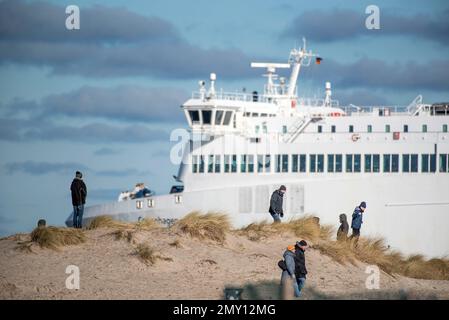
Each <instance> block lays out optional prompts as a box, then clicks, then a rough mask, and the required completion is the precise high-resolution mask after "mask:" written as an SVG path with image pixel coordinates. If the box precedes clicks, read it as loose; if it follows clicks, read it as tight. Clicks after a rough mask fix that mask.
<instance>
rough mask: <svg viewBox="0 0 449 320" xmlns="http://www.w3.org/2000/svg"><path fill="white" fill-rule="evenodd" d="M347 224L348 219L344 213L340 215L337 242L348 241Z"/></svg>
mask: <svg viewBox="0 0 449 320" xmlns="http://www.w3.org/2000/svg"><path fill="white" fill-rule="evenodd" d="M348 232H349V224H348V218H347V217H346V215H345V214H344V213H342V214H341V215H340V227H339V228H338V231H337V241H346V240H347V239H348Z"/></svg>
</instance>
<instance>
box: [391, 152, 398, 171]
mask: <svg viewBox="0 0 449 320" xmlns="http://www.w3.org/2000/svg"><path fill="white" fill-rule="evenodd" d="M391 172H399V155H398V154H392V155H391Z"/></svg>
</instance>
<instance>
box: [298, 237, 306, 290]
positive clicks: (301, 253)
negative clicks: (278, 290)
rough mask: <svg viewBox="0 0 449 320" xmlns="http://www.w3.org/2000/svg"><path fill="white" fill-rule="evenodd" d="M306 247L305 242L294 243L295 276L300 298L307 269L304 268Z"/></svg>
mask: <svg viewBox="0 0 449 320" xmlns="http://www.w3.org/2000/svg"><path fill="white" fill-rule="evenodd" d="M307 247H308V245H307V242H306V241H305V240H301V241H299V242H296V245H295V275H296V282H297V285H298V295H297V297H300V296H301V292H302V289H303V288H304V286H305V285H306V277H307V268H306V256H305V252H306V249H307Z"/></svg>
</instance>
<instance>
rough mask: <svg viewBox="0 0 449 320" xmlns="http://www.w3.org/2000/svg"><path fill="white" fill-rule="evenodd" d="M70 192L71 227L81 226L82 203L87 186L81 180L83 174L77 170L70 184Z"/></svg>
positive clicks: (84, 199)
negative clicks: (71, 207) (71, 206)
mask: <svg viewBox="0 0 449 320" xmlns="http://www.w3.org/2000/svg"><path fill="white" fill-rule="evenodd" d="M70 191H71V192H72V205H73V227H74V228H80V229H81V227H82V221H83V213H84V204H85V203H86V197H87V187H86V184H85V183H84V181H83V174H82V173H81V172H79V171H77V172H76V174H75V179H73V181H72V185H71V186H70Z"/></svg>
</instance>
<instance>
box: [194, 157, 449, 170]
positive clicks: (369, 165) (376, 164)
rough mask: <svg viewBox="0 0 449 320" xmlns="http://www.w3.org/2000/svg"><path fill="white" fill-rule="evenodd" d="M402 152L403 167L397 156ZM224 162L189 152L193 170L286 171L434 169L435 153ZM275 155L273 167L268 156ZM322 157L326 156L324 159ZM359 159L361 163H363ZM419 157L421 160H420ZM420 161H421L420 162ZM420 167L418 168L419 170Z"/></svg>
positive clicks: (444, 166) (445, 164)
mask: <svg viewBox="0 0 449 320" xmlns="http://www.w3.org/2000/svg"><path fill="white" fill-rule="evenodd" d="M401 156H402V161H401V164H402V168H401V169H402V170H400V161H399V160H400V158H401ZM223 158H224V159H223V160H224V163H223V162H222V161H221V160H222V157H221V156H220V155H209V156H207V159H208V161H207V164H206V163H205V160H206V156H202V155H193V156H192V173H205V172H207V173H221V172H222V171H221V168H222V165H223V169H224V170H223V172H226V173H227V172H231V173H234V172H240V173H252V172H259V173H270V172H272V170H274V171H275V172H277V173H288V172H310V173H315V172H325V169H326V170H327V172H362V168H363V170H364V172H381V169H382V172H400V171H402V172H436V170H437V155H436V154H421V155H419V154H402V155H399V154H382V155H381V154H364V155H362V154H344V155H343V154H327V155H324V154H309V155H308V157H307V155H306V154H291V155H289V154H278V155H274V156H271V155H240V157H239V158H240V161H239V163H237V158H238V156H237V155H235V154H234V155H224V157H223ZM272 158H273V159H274V168H272V167H271V160H272ZM325 159H327V161H326V163H325ZM362 159H363V160H364V161H363V164H362ZM419 159H420V161H419ZM418 162H420V165H419V163H418ZM438 168H439V171H440V172H449V154H440V155H439V157H438ZM419 169H420V170H419Z"/></svg>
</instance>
